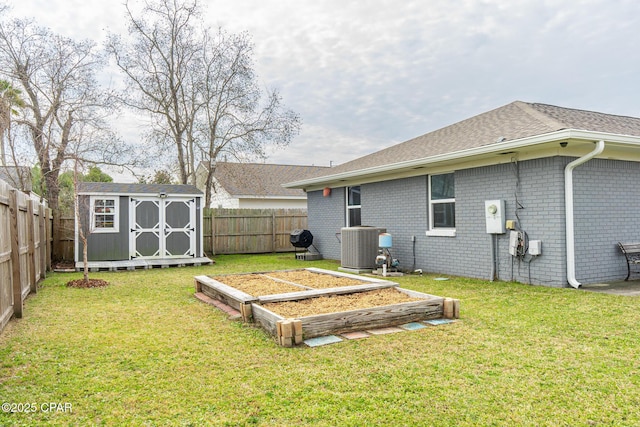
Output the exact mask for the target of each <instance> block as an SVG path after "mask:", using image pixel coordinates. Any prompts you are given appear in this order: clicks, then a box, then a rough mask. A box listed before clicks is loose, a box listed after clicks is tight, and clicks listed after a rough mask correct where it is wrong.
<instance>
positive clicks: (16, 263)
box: [9, 189, 23, 319]
mask: <svg viewBox="0 0 640 427" xmlns="http://www.w3.org/2000/svg"><path fill="white" fill-rule="evenodd" d="M18 209H19V208H18V190H15V189H12V190H11V191H10V192H9V213H10V214H11V227H10V228H11V269H12V281H13V314H14V316H16V317H17V318H18V319H20V318H21V317H22V306H23V305H22V277H21V275H20V273H21V272H20V243H19V240H18V239H19V234H18V233H19V231H18Z"/></svg>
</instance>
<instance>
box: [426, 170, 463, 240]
mask: <svg viewBox="0 0 640 427" xmlns="http://www.w3.org/2000/svg"><path fill="white" fill-rule="evenodd" d="M455 227H456V195H455V180H454V174H453V173H445V174H441V175H430V176H429V230H428V231H427V235H428V236H455V230H456V229H455Z"/></svg>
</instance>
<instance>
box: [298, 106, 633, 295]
mask: <svg viewBox="0 0 640 427" xmlns="http://www.w3.org/2000/svg"><path fill="white" fill-rule="evenodd" d="M638 182H640V118H635V117H624V116H616V115H611V114H603V113H597V112H591V111H583V110H576V109H570V108H562V107H557V106H552V105H545V104H537V103H525V102H520V101H516V102H513V103H510V104H508V105H505V106H503V107H500V108H497V109H495V110H492V111H488V112H486V113H483V114H480V115H477V116H475V117H471V118H469V119H466V120H463V121H461V122H459V123H456V124H453V125H450V126H447V127H444V128H442V129H439V130H436V131H433V132H430V133H427V134H425V135H422V136H418V137H416V138H414V139H411V140H409V141H406V142H403V143H400V144H397V145H394V146H391V147H389V148H386V149H383V150H381V151H378V152H375V153H372V154H369V155H367V156H364V157H361V158H358V159H356V160H353V161H351V162H348V163H344V164H342V165H339V166H336V167H333V168H331V169H329V170H326V171H324V172H323V173H321V174H318V175H316V176H314V177H312V178H306V179H302V180H298V181H295V182H290V183H288V184H286V186H287V187H288V188H297V189H304V190H305V191H306V192H307V203H308V215H309V222H308V223H309V230H310V231H311V232H312V233H313V235H314V245H315V246H316V247H317V248H318V249H319V251H320V252H321V253H322V254H323V256H324V257H325V258H330V259H340V258H341V243H340V233H341V230H342V228H343V227H352V226H357V225H362V226H374V227H380V228H385V229H386V230H387V232H388V233H390V234H391V235H392V236H393V247H392V254H393V256H394V257H397V258H398V259H399V260H400V267H401V268H402V269H404V270H416V269H422V270H423V271H426V272H437V273H440V274H446V275H459V276H467V277H475V278H484V279H492V280H493V279H498V280H515V281H519V282H523V283H532V284H539V285H546V286H553V287H565V286H568V285H570V286H573V287H579V286H580V285H581V284H594V283H602V282H607V281H615V280H621V279H624V278H625V276H626V272H627V267H626V262H625V258H624V256H623V255H622V254H621V253H620V251H619V249H618V248H617V242H619V241H640V224H636V221H635V218H636V217H637V216H638V212H640V185H638ZM491 205H493V206H496V207H497V212H494V211H490V212H488V211H487V208H489V207H490V206H491ZM491 209H492V208H491ZM496 215H497V216H496ZM490 222H491V223H492V227H496V226H497V229H495V228H493V229H491V230H489V229H488V227H489V223H490ZM507 226H508V228H507ZM511 229H513V230H511ZM488 231H490V232H488ZM514 233H515V234H514ZM337 237H338V238H337Z"/></svg>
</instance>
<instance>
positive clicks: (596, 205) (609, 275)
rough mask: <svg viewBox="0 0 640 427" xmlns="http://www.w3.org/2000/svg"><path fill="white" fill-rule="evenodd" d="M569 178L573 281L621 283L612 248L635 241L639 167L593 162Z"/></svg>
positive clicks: (622, 267)
mask: <svg viewBox="0 0 640 427" xmlns="http://www.w3.org/2000/svg"><path fill="white" fill-rule="evenodd" d="M573 175H574V190H575V191H574V210H575V236H576V239H575V248H576V278H577V279H578V281H580V282H583V283H598V282H607V281H613V280H622V279H624V278H625V277H626V274H627V266H626V261H625V258H624V255H622V253H621V252H620V250H619V249H618V247H617V242H619V241H621V242H638V241H640V222H638V220H637V219H638V215H639V212H640V185H638V183H640V164H638V163H635V162H623V161H615V160H605V159H595V160H591V161H589V162H587V163H585V164H583V165H581V166H578V167H577V168H576V169H575V170H574V173H573ZM636 277H637V276H636Z"/></svg>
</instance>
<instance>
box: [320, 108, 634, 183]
mask: <svg viewBox="0 0 640 427" xmlns="http://www.w3.org/2000/svg"><path fill="white" fill-rule="evenodd" d="M562 129H576V130H586V131H593V132H606V133H614V134H620V135H632V136H640V118H636V117H625V116H616V115H612V114H604V113H597V112H593V111H584V110H576V109H572V108H563V107H556V106H553V105H547V104H538V103H526V102H521V101H515V102H512V103H510V104H507V105H505V106H502V107H500V108H496V109H494V110H491V111H488V112H486V113H482V114H479V115H477V116H474V117H471V118H469V119H466V120H463V121H461V122H458V123H455V124H452V125H450V126H446V127H444V128H441V129H438V130H435V131H433V132H429V133H427V134H424V135H421V136H418V137H416V138H413V139H410V140H408V141H406V142H402V143H400V144H396V145H394V146H391V147H388V148H386V149H383V150H380V151H377V152H375V153H372V154H369V155H366V156H364V157H360V158H358V159H355V160H352V161H350V162H347V163H343V164H341V165H338V166H335V167H333V168H331V169H330V170H328V171H326V172H325V173H322V174H317V175H316V176H315V177H321V176H328V175H334V174H338V173H342V172H350V171H358V170H361V169H367V168H371V167H378V166H384V165H388V164H394V163H399V162H403V161H410V160H416V159H422V158H428V157H432V156H437V155H441V154H448V153H453V152H457V151H462V150H466V149H472V148H476V147H482V146H485V145H490V144H493V143H495V142H497V141H510V140H516V139H520V138H526V137H531V136H536V135H542V134H546V133H550V132H554V131H558V130H562Z"/></svg>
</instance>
